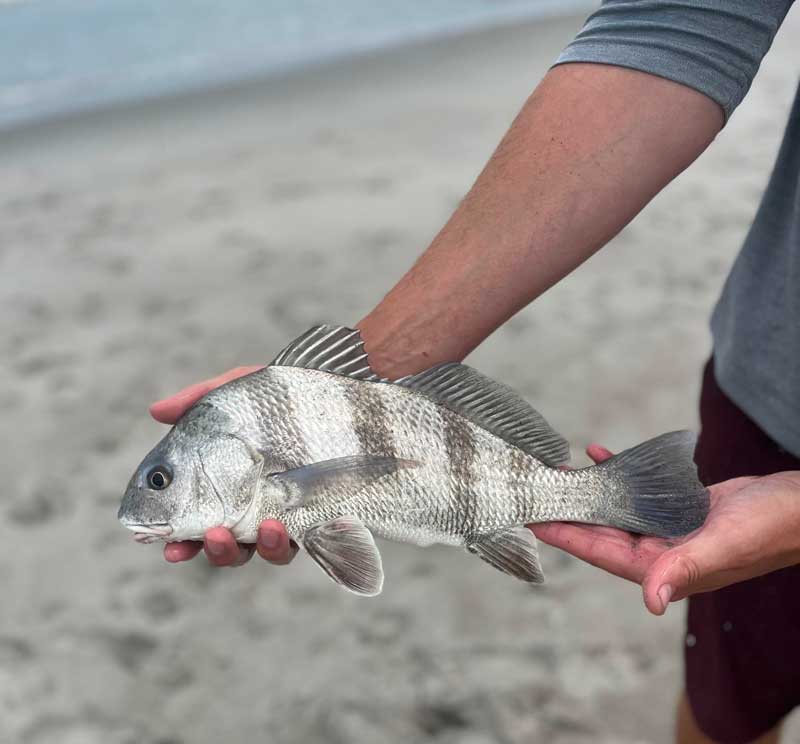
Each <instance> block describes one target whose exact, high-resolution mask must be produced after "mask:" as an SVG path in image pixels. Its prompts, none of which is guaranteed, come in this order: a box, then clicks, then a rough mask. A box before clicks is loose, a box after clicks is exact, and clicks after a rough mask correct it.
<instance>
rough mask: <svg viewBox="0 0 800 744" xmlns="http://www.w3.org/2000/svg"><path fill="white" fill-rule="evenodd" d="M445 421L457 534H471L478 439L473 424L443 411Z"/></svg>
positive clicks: (445, 440)
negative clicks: (475, 436)
mask: <svg viewBox="0 0 800 744" xmlns="http://www.w3.org/2000/svg"><path fill="white" fill-rule="evenodd" d="M441 413H442V419H443V421H444V446H445V451H446V452H447V460H448V465H449V469H450V480H451V481H452V484H453V490H454V494H455V497H456V512H457V513H456V515H455V524H453V525H452V526H453V531H454V532H456V533H457V534H462V535H469V534H471V533H472V532H473V530H474V527H475V517H476V509H475V506H476V504H475V489H474V485H475V467H474V465H475V459H476V457H477V451H476V448H475V438H474V436H473V434H472V429H471V428H470V425H469V422H467V421H466V420H464V419H462V418H461V417H460V416H457V415H456V414H454V413H452V412H450V411H447V410H442V411H441Z"/></svg>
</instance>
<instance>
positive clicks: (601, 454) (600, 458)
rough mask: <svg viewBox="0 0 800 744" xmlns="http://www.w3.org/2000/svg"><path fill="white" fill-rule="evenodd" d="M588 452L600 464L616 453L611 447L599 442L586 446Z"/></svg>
mask: <svg viewBox="0 0 800 744" xmlns="http://www.w3.org/2000/svg"><path fill="white" fill-rule="evenodd" d="M586 454H587V455H589V457H591V458H592V460H594V461H595V462H596V463H598V464H599V463H601V462H605V461H606V460H609V459H611V458H612V457H614V453H613V452H612V451H611V450H610V449H606V448H605V447H603V446H602V445H599V444H590V445H589V446H588V447H587V448H586Z"/></svg>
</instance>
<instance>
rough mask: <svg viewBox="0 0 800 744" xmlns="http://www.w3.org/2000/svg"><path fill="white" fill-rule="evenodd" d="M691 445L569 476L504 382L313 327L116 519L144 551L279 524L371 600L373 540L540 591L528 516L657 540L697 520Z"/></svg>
mask: <svg viewBox="0 0 800 744" xmlns="http://www.w3.org/2000/svg"><path fill="white" fill-rule="evenodd" d="M693 449H694V436H693V435H692V434H691V433H690V432H685V431H681V432H673V433H670V434H664V435H662V436H660V437H657V438H655V439H653V440H650V441H648V442H645V443H644V444H640V445H638V446H636V447H634V448H632V449H630V450H626V451H625V452H622V453H621V454H619V455H617V456H615V457H613V458H611V459H610V460H608V461H606V462H604V463H602V464H600V465H595V466H592V467H588V468H582V469H578V470H568V469H564V468H563V465H564V464H565V463H566V462H567V461H568V460H569V445H568V443H567V442H566V441H565V440H564V438H563V437H561V436H560V435H559V434H557V433H556V432H555V431H554V430H553V429H552V428H551V427H550V426H549V424H548V423H547V422H546V421H545V419H544V418H543V417H542V416H541V415H540V414H539V413H537V412H536V411H535V410H533V408H531V406H530V405H528V403H526V402H525V401H524V400H522V399H521V398H520V397H519V396H518V395H517V394H516V393H514V392H513V391H512V390H511V389H509V388H508V387H506V386H504V385H501V384H499V383H497V382H494V381H492V380H490V379H488V378H487V377H485V376H483V375H482V374H480V373H479V372H476V371H475V370H474V369H471V368H470V367H467V366H465V365H462V364H440V365H438V366H436V367H433V368H431V369H429V370H427V371H425V372H422V373H421V374H418V375H413V376H409V377H404V378H402V379H399V380H395V381H393V382H390V381H389V380H385V379H381V378H380V377H379V376H378V375H376V374H375V373H374V372H373V371H372V369H371V368H370V366H369V362H368V359H367V355H366V353H365V352H364V348H363V343H362V341H361V338H360V336H359V333H358V331H356V330H352V329H349V328H343V327H337V326H317V327H314V328H312V329H311V330H309V331H308V332H306V333H305V334H303V335H302V336H300V337H299V338H298V339H297V340H296V341H294V342H293V343H291V344H290V345H289V346H288V347H287V348H286V349H284V350H283V351H282V352H281V353H280V354H279V355H278V357H277V358H276V359H275V361H274V362H272V364H270V365H269V366H267V367H265V368H264V369H262V370H259V371H257V372H254V373H252V374H250V375H247V376H245V377H241V378H239V379H237V380H233V381H231V382H229V383H227V384H225V385H223V386H222V387H219V388H217V389H215V390H212V391H211V392H210V393H208V394H207V395H206V396H205V397H203V398H202V399H201V400H199V401H198V402H197V403H196V404H195V405H194V406H193V407H192V408H191V409H190V410H189V411H188V412H187V413H186V414H185V415H184V416H183V417H182V418H181V420H180V421H179V422H178V423H177V424H176V426H174V427H173V428H172V429H171V430H170V432H169V433H168V434H167V435H166V436H165V437H164V439H162V440H161V442H159V443H158V445H157V446H156V447H155V448H154V449H153V450H152V451H151V452H150V453H149V454H148V455H147V457H145V459H144V460H143V462H142V463H141V465H140V466H139V467H138V468H137V470H136V472H135V473H134V475H133V477H132V478H131V481H130V483H129V484H128V487H127V490H126V492H125V495H124V497H123V500H122V505H121V507H120V510H119V519H120V521H121V522H122V524H123V525H124V526H126V527H127V528H128V529H130V530H132V531H133V532H134V533H135V536H136V539H138V540H139V541H141V542H152V541H153V540H168V541H172V540H190V539H201V538H202V535H203V533H204V532H205V531H206V530H207V529H209V528H211V527H215V526H219V525H222V526H224V527H227V528H229V529H230V530H232V531H233V533H234V535H235V536H236V538H237V539H238V540H239V541H240V542H245V543H247V542H255V540H256V535H257V531H258V525H259V523H260V522H261V521H262V520H264V519H267V518H273V519H279V520H281V521H282V522H283V523H284V524H285V525H286V529H287V531H288V533H289V535H290V536H291V537H292V538H294V540H295V541H297V543H298V544H300V545H301V546H302V547H303V548H305V550H306V551H307V553H308V554H309V555H310V556H311V558H313V559H314V560H315V561H316V562H317V563H318V564H319V566H320V567H321V568H322V569H323V570H324V571H325V572H326V573H327V574H328V576H330V577H331V578H332V579H333V580H334V581H335V582H337V583H338V584H340V585H342V586H343V587H345V588H346V589H349V590H350V591H352V592H355V593H356V594H361V595H365V596H374V595H376V594H378V593H380V591H381V588H382V586H383V568H382V564H381V556H380V553H379V552H378V548H377V546H376V545H375V541H374V539H373V535H379V536H381V537H384V538H388V539H390V540H398V541H402V542H408V543H413V544H414V545H421V546H424V545H431V544H434V543H439V544H444V545H453V546H456V545H457V546H463V547H465V548H466V549H467V550H468V551H469V552H471V553H474V554H475V555H477V556H478V557H480V558H482V559H483V560H485V561H487V562H488V563H490V564H491V565H492V566H494V567H495V568H497V569H499V570H500V571H503V572H504V573H507V574H510V575H511V576H514V577H516V578H518V579H521V580H523V581H527V582H531V583H541V582H542V581H543V575H542V569H541V565H540V562H539V557H538V554H537V547H536V540H535V538H534V536H533V534H532V533H531V532H530V530H528V529H526V528H525V527H524V525H526V524H528V523H531V522H544V521H551V520H568V521H573V522H586V523H591V524H602V525H610V526H613V527H618V528H622V529H625V530H631V531H633V532H638V533H643V534H648V535H661V536H676V535H683V534H686V533H688V532H690V531H692V530H694V529H696V528H697V527H699V526H700V525H702V523H703V521H704V519H705V517H706V514H707V511H708V494H707V492H706V491H705V489H704V488H703V486H702V485H701V484H700V482H699V481H698V479H697V474H696V470H695V466H694V463H693V461H692V454H693Z"/></svg>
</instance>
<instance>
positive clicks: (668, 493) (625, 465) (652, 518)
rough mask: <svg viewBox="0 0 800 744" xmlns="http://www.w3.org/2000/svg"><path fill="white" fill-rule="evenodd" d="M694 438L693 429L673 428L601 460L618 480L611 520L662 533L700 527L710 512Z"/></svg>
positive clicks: (623, 526)
mask: <svg viewBox="0 0 800 744" xmlns="http://www.w3.org/2000/svg"><path fill="white" fill-rule="evenodd" d="M695 441H696V437H695V435H694V434H693V433H692V432H690V431H673V432H670V433H669V434H662V435H661V436H659V437H656V438H655V439H650V440H649V441H647V442H643V443H642V444H639V445H637V446H636V447H631V449H628V450H625V451H624V452H621V453H620V454H618V455H616V456H615V457H612V458H611V459H609V460H606V461H605V462H603V463H601V464H600V465H598V466H597V467H598V468H600V469H603V470H605V471H606V472H607V474H608V476H610V477H611V478H613V480H614V481H616V483H617V488H616V489H615V492H616V498H615V499H614V500H613V501H612V502H611V503H610V504H609V507H608V510H609V513H608V515H607V517H608V523H609V524H611V525H613V526H614V527H619V528H621V529H625V530H629V531H631V532H639V533H642V534H645V535H658V536H660V537H677V536H679V535H685V534H687V533H689V532H691V531H692V530H695V529H697V528H698V527H700V526H701V525H702V524H703V522H704V521H705V518H706V515H707V514H708V506H709V495H708V491H706V489H705V488H704V487H703V485H702V484H701V483H700V481H699V480H698V478H697V467H696V466H695V464H694V460H693V456H694V446H695Z"/></svg>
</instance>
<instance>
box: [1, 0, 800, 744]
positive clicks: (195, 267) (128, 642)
mask: <svg viewBox="0 0 800 744" xmlns="http://www.w3.org/2000/svg"><path fill="white" fill-rule="evenodd" d="M579 23H580V19H577V18H568V19H562V20H553V21H548V22H544V23H538V24H528V25H518V26H516V27H513V28H505V29H496V30H491V31H485V32H482V33H479V34H471V35H468V36H464V37H461V38H457V39H450V40H446V41H439V42H435V43H426V44H419V45H414V46H409V47H406V48H403V49H397V50H393V51H389V52H386V53H384V54H381V55H373V56H370V57H363V58H358V59H354V60H350V61H342V62H337V63H335V64H332V65H328V66H326V67H320V68H314V69H310V70H306V71H304V72H302V73H297V74H294V75H290V76H285V77H281V78H273V79H270V80H266V81H255V82H252V83H248V84H246V85H242V86H240V87H238V88H236V89H230V90H225V91H216V92H213V93H208V94H205V95H194V96H186V97H182V98H176V99H172V100H167V101H160V102H155V103H151V104H147V105H139V106H131V107H128V108H120V109H116V110H113V111H107V112H99V113H94V114H91V115H85V116H81V117H76V118H71V119H66V120H63V121H58V122H50V123H47V124H43V125H39V126H35V127H28V128H26V129H24V130H19V131H14V132H7V133H5V134H3V135H2V136H0V172H1V173H2V179H0V267H1V268H2V274H0V302H2V311H3V315H4V328H5V329H6V330H5V332H4V333H3V335H2V338H0V342H1V343H2V350H3V354H2V358H3V364H2V367H0V382H1V383H2V384H0V411H2V420H3V424H4V431H5V432H6V434H5V438H4V447H3V448H2V450H0V464H1V468H2V470H1V472H3V473H5V477H4V482H5V484H4V485H5V488H4V494H3V498H2V500H1V501H0V514H1V515H2V518H1V519H0V543H1V544H3V545H4V546H5V553H6V555H7V558H6V560H5V570H4V571H3V572H2V577H1V578H0V592H1V593H2V597H3V600H4V601H3V606H2V611H0V741H2V742H21V743H23V744H49V743H50V742H55V741H58V742H59V744H101V743H102V744H114V743H116V742H120V743H123V742H124V743H133V742H136V743H137V744H141V743H144V744H189V743H190V742H192V743H193V744H211V743H212V742H227V741H243V742H245V741H270V742H277V743H280V744H284V743H285V744H294V743H296V744H308V743H309V742H323V741H324V742H342V743H343V744H344V743H345V742H348V743H350V742H365V743H366V742H370V743H372V742H384V743H387V744H391V743H393V742H417V741H420V742H421V741H436V742H441V743H444V744H449V743H455V742H458V743H459V744H483V743H485V744H489V742H523V741H525V742H553V743H556V744H578V743H584V742H585V743H588V742H592V743H593V744H597V743H601V742H608V743H609V744H610V743H612V742H613V743H614V744H633V743H634V742H667V741H669V738H670V730H671V718H672V709H673V702H674V699H675V695H676V694H677V691H678V689H679V687H680V673H681V672H680V669H681V666H680V651H681V645H682V643H683V636H682V633H683V614H684V611H685V608H684V605H683V604H678V605H674V606H672V607H671V608H670V610H669V612H668V613H667V615H666V617H664V618H654V617H651V616H648V615H647V614H646V613H645V611H644V608H643V605H642V601H641V596H640V590H639V588H638V587H637V586H635V585H631V584H627V583H625V582H622V581H620V580H617V579H614V578H612V577H609V576H606V575H605V574H603V573H601V572H600V571H597V570H595V569H592V568H590V567H588V566H585V565H582V564H580V563H578V562H577V561H575V560H572V559H571V558H569V557H568V556H565V555H563V554H560V553H558V552H556V551H554V550H551V549H544V550H543V563H544V568H545V571H546V573H547V577H548V583H547V584H546V585H545V586H544V587H541V588H529V587H526V586H523V585H521V584H519V583H517V582H515V581H513V580H511V579H508V578H505V577H503V576H501V575H500V574H498V573H495V572H493V571H492V569H490V568H488V567H486V566H484V565H483V564H482V563H481V562H480V561H478V560H476V559H475V558H473V557H470V556H467V555H466V554H464V553H462V552H460V551H457V550H452V549H445V548H431V549H427V550H422V549H417V548H412V547H408V546H403V545H395V544H388V543H382V545H381V550H382V552H383V555H384V565H385V567H386V574H387V577H386V588H385V591H384V594H383V595H382V596H381V597H380V598H379V599H375V600H359V599H356V598H354V597H352V596H350V595H348V594H346V593H345V592H343V591H341V590H339V589H337V588H336V587H334V586H333V585H332V584H331V583H330V582H329V581H328V579H327V578H326V577H325V576H324V575H323V573H322V572H321V571H320V570H319V569H318V568H316V567H315V566H314V565H313V564H312V562H311V561H310V560H308V559H307V558H306V557H305V556H300V557H299V558H298V560H297V561H295V564H294V565H292V566H291V567H290V568H287V569H277V568H273V567H270V566H268V565H267V564H265V563H263V562H262V561H259V560H256V561H253V562H252V563H251V564H249V565H248V566H246V567H245V568H242V569H238V570H218V569H212V568H210V567H209V566H208V565H207V563H206V561H205V559H203V558H200V559H198V560H195V561H193V562H191V563H189V564H184V565H179V566H170V565H167V564H166V563H165V562H164V561H163V559H162V558H161V551H160V549H159V548H158V547H157V546H148V547H141V546H138V545H136V544H134V543H133V541H132V540H131V538H130V536H129V535H128V534H127V533H126V532H124V531H123V530H122V529H121V528H120V527H119V525H118V524H117V522H116V510H117V507H118V503H119V498H120V496H121V492H122V490H123V488H124V486H125V483H126V482H127V479H128V477H129V476H130V473H131V472H132V470H133V468H134V467H135V466H136V465H137V463H138V462H139V460H140V458H141V457H142V456H143V454H144V453H145V452H146V451H147V450H148V449H149V448H150V447H151V446H152V444H153V443H154V442H155V441H156V439H157V438H158V437H160V436H161V435H162V434H163V433H164V428H163V427H161V426H159V425H158V424H156V423H154V422H153V421H151V420H150V419H149V417H148V415H147V405H148V404H149V403H150V402H151V401H153V400H154V399H156V398H158V397H161V396H164V395H167V394H169V393H171V392H173V391H175V390H177V389H178V388H180V387H182V386H184V385H186V384H188V383H191V382H193V381H195V380H198V379H200V378H204V377H208V376H210V375H213V374H215V373H218V372H221V371H223V370H225V369H227V368H229V367H232V366H236V365H240V364H245V363H257V362H266V361H268V360H269V359H270V358H271V357H272V355H273V354H274V353H275V352H277V351H278V349H279V348H281V347H282V346H283V344H284V343H285V342H287V341H288V340H289V339H291V338H293V337H294V336H295V335H297V334H298V333H299V332H301V331H303V330H305V329H306V328H307V327H308V326H310V325H311V324H313V323H315V322H318V321H328V322H341V323H351V322H354V321H355V320H357V319H358V318H360V317H361V316H362V315H363V314H364V313H365V312H366V311H367V310H369V308H370V307H371V306H372V305H373V304H374V303H375V302H376V301H378V300H379V299H380V297H381V296H382V294H383V293H384V292H385V291H386V290H388V289H389V287H390V286H391V284H392V283H393V282H394V281H395V280H396V279H397V278H398V277H399V276H400V275H401V273H402V272H403V271H404V270H405V269H406V268H407V267H408V266H409V265H410V264H411V262H412V260H413V259H414V257H415V256H416V255H417V254H418V253H419V252H420V251H421V250H423V249H424V248H425V246H426V245H427V243H428V242H429V241H430V239H431V238H432V236H433V235H434V234H435V232H436V231H437V230H438V229H439V227H440V226H441V225H442V224H443V222H444V221H445V219H446V218H447V217H448V215H449V214H450V212H451V211H452V209H453V208H454V207H455V206H456V204H457V203H458V201H459V199H460V198H461V197H462V196H463V194H464V193H465V191H466V190H467V189H468V188H469V186H470V184H471V183H472V181H473V179H474V178H475V176H476V175H477V173H478V171H479V169H480V168H481V166H482V165H483V163H484V162H485V160H486V158H487V157H488V156H489V155H490V153H491V151H492V149H493V147H494V145H495V144H496V143H497V141H498V140H499V138H500V136H501V135H502V134H503V132H504V130H505V128H506V126H507V125H508V124H509V123H510V121H511V118H512V117H513V115H514V114H515V112H516V111H517V110H518V108H519V107H520V105H521V104H522V102H523V101H524V99H525V97H526V96H527V94H528V93H529V92H530V90H531V89H532V88H533V87H534V86H535V84H536V83H537V81H538V80H539V79H540V78H541V76H542V75H543V74H544V72H545V71H546V69H547V67H548V65H549V64H550V63H551V62H552V60H553V59H554V58H555V57H556V55H557V53H558V51H559V49H560V48H561V47H562V46H563V45H564V44H565V43H566V42H567V40H568V39H569V38H570V36H571V34H572V33H574V31H575V30H576V29H577V28H578V26H579ZM798 33H800V12H798V11H795V12H794V13H793V14H791V15H790V17H789V19H788V20H787V21H786V26H785V28H784V29H783V31H782V33H781V34H780V36H779V37H778V40H777V41H776V43H775V46H774V49H773V50H772V52H771V53H770V55H769V56H768V58H767V60H766V62H765V64H764V66H763V69H762V71H761V72H760V74H759V76H758V78H757V80H756V83H755V85H754V88H753V90H752V92H751V94H750V96H749V97H748V99H747V100H746V102H745V103H744V104H743V105H742V107H741V108H740V109H739V110H738V111H737V112H736V113H735V114H734V116H733V118H732V120H731V122H730V124H729V125H728V127H727V128H726V130H725V131H724V132H723V134H722V135H721V136H720V137H719V138H718V141H717V142H716V143H715V144H714V145H713V146H712V147H711V148H710V150H709V151H708V152H707V153H706V154H705V155H703V156H702V158H701V159H700V160H699V161H698V162H697V163H696V164H695V165H694V166H693V167H692V168H690V169H689V171H688V172H687V173H685V174H684V175H683V176H681V177H680V178H679V179H677V180H676V181H675V182H674V183H673V184H672V185H670V186H669V188H667V189H666V190H665V191H664V192H663V193H662V194H661V195H660V196H658V198H657V199H655V200H654V202H653V203H652V204H651V205H650V206H649V207H648V208H647V209H646V210H645V212H644V213H643V214H642V215H641V216H640V217H639V218H637V219H636V220H635V222H634V223H633V224H632V225H630V227H628V228H627V229H626V230H625V231H624V232H623V233H622V234H620V235H619V236H618V237H617V238H616V239H615V240H614V241H613V242H612V243H611V244H610V245H609V246H608V247H607V248H606V249H605V250H604V251H602V252H601V254H599V255H598V256H596V257H595V258H593V259H591V260H590V261H589V262H588V263H587V264H586V265H585V266H583V267H582V268H580V269H579V270H578V271H576V272H575V273H574V274H573V275H572V276H571V277H569V278H568V279H567V280H565V281H564V282H562V283H561V284H560V285H559V286H558V287H557V288H555V289H553V290H552V291H550V292H549V293H548V294H547V295H545V296H544V297H543V298H541V299H540V300H539V301H537V302H536V303H535V305H534V306H533V307H530V308H529V309H527V310H525V311H524V312H522V313H520V314H519V315H518V316H517V317H516V318H514V319H513V320H512V321H510V322H509V323H508V324H507V325H506V326H505V327H504V328H502V329H501V330H500V331H498V332H497V333H496V334H495V335H494V336H493V337H492V338H490V339H489V340H488V341H487V342H486V343H485V344H484V345H483V347H482V348H481V349H480V350H478V351H477V352H476V353H475V354H474V355H473V356H472V357H471V359H470V361H471V363H472V364H473V365H475V366H476V367H478V368H479V369H481V370H483V371H484V372H486V373H487V374H489V375H491V376H493V377H496V378H497V379H500V380H503V381H505V382H507V383H508V384H510V385H512V386H514V387H515V388H516V389H517V390H519V391H520V392H521V393H522V394H523V395H525V396H526V397H527V398H528V399H529V400H530V401H531V402H532V403H533V404H534V405H535V406H536V407H538V408H540V409H541V410H542V411H543V413H544V414H545V415H546V416H547V417H548V419H549V420H550V421H551V422H552V423H553V424H554V425H555V426H556V427H557V428H558V429H560V430H561V431H562V432H563V433H564V434H565V435H566V436H567V437H568V438H569V440H570V442H571V443H572V445H573V452H574V454H575V460H576V462H579V463H585V462H586V458H585V456H583V455H582V448H583V447H584V446H585V445H586V444H588V443H589V442H591V441H599V442H602V443H604V444H606V445H607V446H609V447H611V448H613V449H618V448H622V447H625V446H629V445H632V444H634V443H637V442H639V441H641V440H643V439H645V438H647V437H650V436H653V435H656V434H658V433H660V432H662V431H667V430H670V429H674V428H680V427H696V426H697V416H696V398H697V393H698V380H699V372H700V368H701V365H702V364H703V362H704V360H705V358H706V357H707V355H708V353H709V344H710V339H709V334H708V330H707V318H708V315H709V312H710V310H711V307H712V305H713V302H714V300H715V298H716V296H717V294H718V292H719V290H720V287H721V284H722V282H723V280H724V277H725V274H726V271H727V269H728V267H729V266H730V263H731V261H732V259H733V257H734V256H735V254H736V252H737V250H738V247H739V244H740V242H741V240H742V238H743V236H744V234H745V231H746V230H747V227H748V224H749V222H750V220H751V218H752V216H753V213H754V210H755V208H756V205H757V202H758V198H759V195H760V193H761V190H762V188H763V186H764V184H765V181H766V178H767V176H768V173H769V170H770V168H771V165H772V160H773V158H774V154H775V152H776V150H777V146H778V142H779V138H780V134H781V131H782V128H783V125H784V123H785V117H786V113H787V111H788V106H789V103H790V100H791V97H792V95H793V91H794V86H795V83H796V80H795V78H796V69H797V66H796V53H795V52H796V50H795V49H794V48H793V45H792V37H794V38H797V35H798ZM734 632H735V629H734ZM700 642H702V641H700ZM792 732H793V735H794V738H791V736H792ZM789 737H790V738H789V739H788V740H789V741H800V727H798V726H797V725H795V727H794V728H790V733H789Z"/></svg>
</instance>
